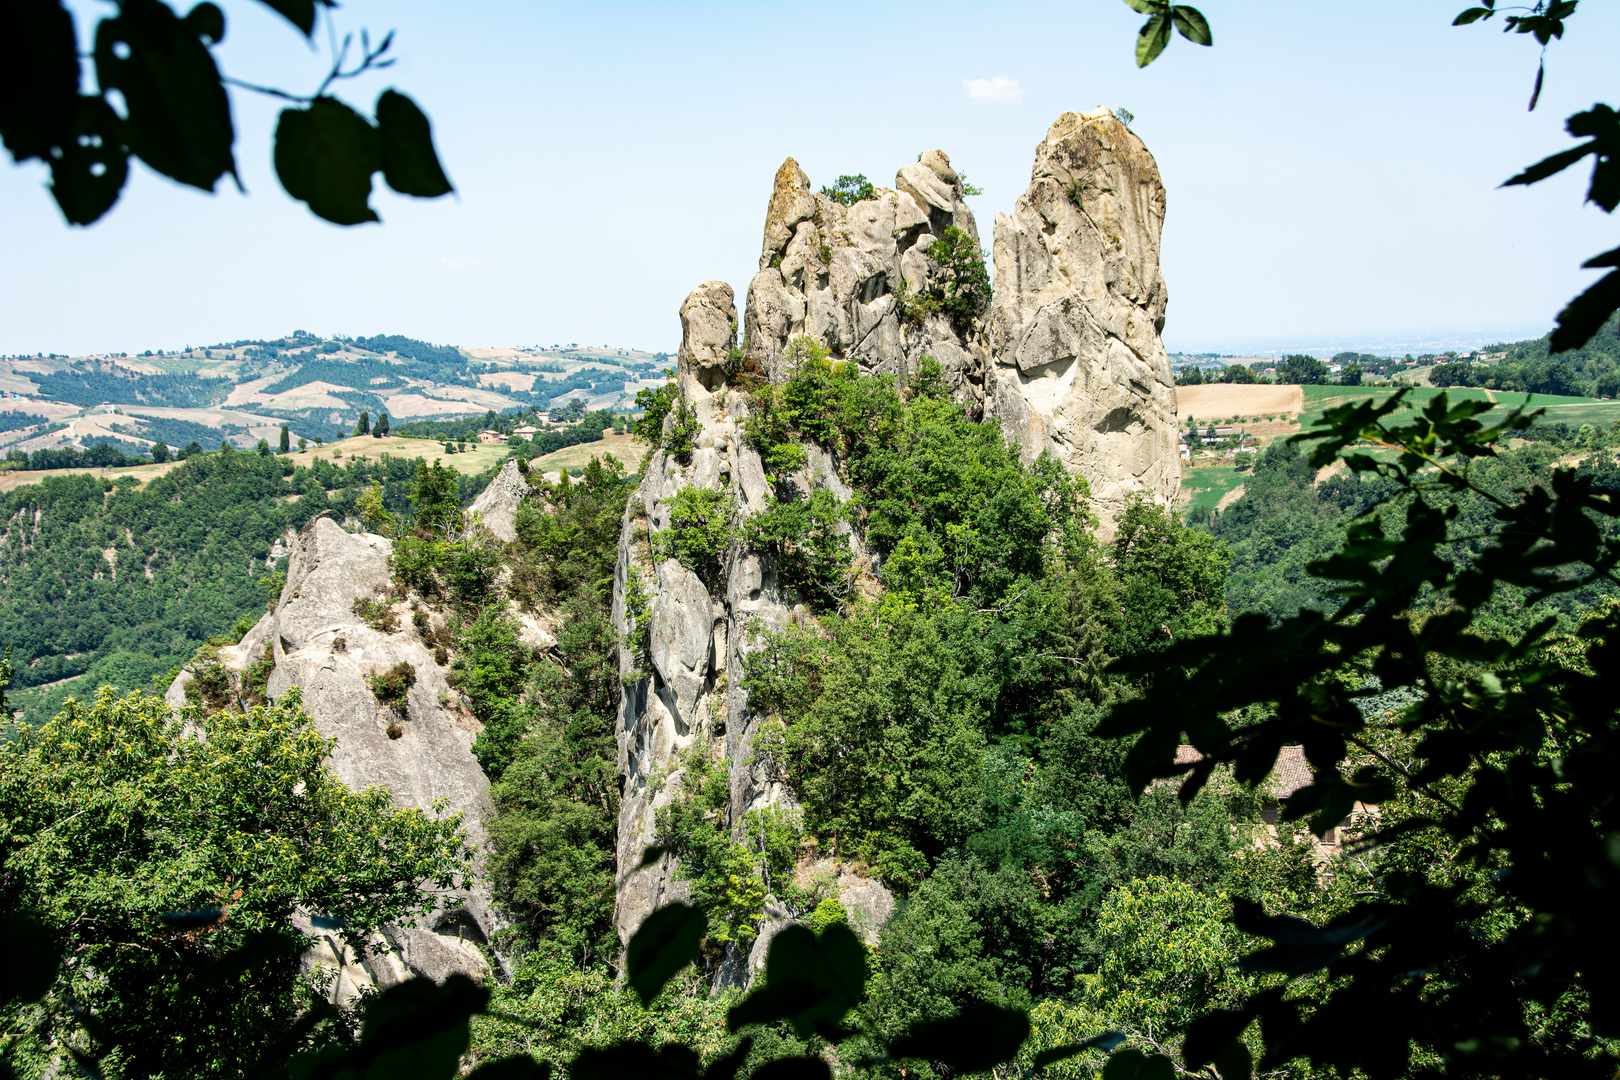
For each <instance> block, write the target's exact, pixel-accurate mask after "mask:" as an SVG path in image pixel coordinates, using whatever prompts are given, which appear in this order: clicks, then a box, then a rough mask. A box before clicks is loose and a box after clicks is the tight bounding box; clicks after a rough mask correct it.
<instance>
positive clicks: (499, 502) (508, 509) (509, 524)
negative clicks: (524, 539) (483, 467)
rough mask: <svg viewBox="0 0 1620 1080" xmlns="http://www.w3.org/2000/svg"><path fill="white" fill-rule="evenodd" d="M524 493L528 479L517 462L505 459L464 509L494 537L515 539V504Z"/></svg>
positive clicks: (524, 495) (525, 492)
mask: <svg viewBox="0 0 1620 1080" xmlns="http://www.w3.org/2000/svg"><path fill="white" fill-rule="evenodd" d="M528 494H529V481H528V479H527V478H526V477H525V476H524V475H523V473H522V472H521V471H519V469H518V466H517V462H515V461H508V462H507V463H506V464H505V465H503V466H502V467H501V471H500V472H498V473H496V474H495V478H494V479H493V480H491V481H490V482H489V486H488V487H486V488H485V489H484V490H483V491H480V492H479V493H478V497H477V498H475V499H474V500H473V501H472V505H471V506H469V507H468V508H467V509H468V511H469V512H471V513H472V514H475V515H477V518H478V520H479V521H480V522H482V523H483V526H484V528H486V529H488V530H489V531H490V533H491V534H492V535H494V537H495V538H496V539H497V540H505V541H506V542H507V543H511V542H512V541H513V540H516V539H517V528H516V523H517V508H518V504H519V503H520V502H522V501H523V499H524V498H525V497H526V496H527V495H528Z"/></svg>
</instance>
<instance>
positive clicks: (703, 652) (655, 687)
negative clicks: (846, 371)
mask: <svg viewBox="0 0 1620 1080" xmlns="http://www.w3.org/2000/svg"><path fill="white" fill-rule="evenodd" d="M681 325H682V341H681V349H680V353H679V355H678V360H677V364H678V368H677V377H678V380H679V383H680V387H681V390H682V393H683V394H684V396H685V398H686V401H687V403H688V405H689V406H690V407H691V409H692V411H693V413H694V414H695V415H696V417H697V419H698V422H699V423H700V424H701V426H702V432H701V434H700V435H699V436H698V438H697V440H696V448H695V450H694V451H693V453H692V455H691V458H690V461H688V462H685V463H683V462H681V461H679V460H677V459H676V458H675V457H674V456H672V455H669V454H665V453H656V454H654V455H653V457H652V459H651V461H650V462H649V464H648V469H647V473H646V475H645V477H644V478H643V479H642V482H641V487H640V489H639V490H638V491H637V492H636V494H635V495H634V496H632V497H631V500H630V505H629V507H628V509H627V510H626V512H625V518H624V523H623V527H622V530H621V533H620V541H619V559H618V565H617V569H616V571H615V579H614V590H613V617H614V621H615V623H616V624H617V626H618V627H619V630H620V632H621V633H622V634H623V635H624V639H625V642H626V644H625V645H624V646H623V647H622V648H621V650H620V657H619V663H620V670H621V672H623V673H624V675H625V676H626V686H627V689H626V692H625V695H624V700H623V701H622V702H621V703H620V707H619V717H618V726H617V737H618V743H619V763H620V772H621V775H622V777H623V780H624V786H623V795H622V800H621V802H620V809H619V831H618V905H617V908H616V911H615V920H616V924H617V927H618V930H619V934H620V938H621V940H628V939H629V937H630V935H631V934H632V933H634V932H635V930H636V928H637V927H638V926H640V925H641V921H642V920H643V919H645V918H646V917H647V915H648V914H650V913H651V912H652V911H653V909H654V908H656V907H658V906H659V905H660V904H664V903H668V902H670V901H672V900H679V899H685V898H686V897H687V896H688V895H689V894H688V890H687V888H686V885H685V883H684V882H682V881H680V880H678V878H677V875H676V872H675V871H676V867H675V865H674V862H673V860H671V859H669V858H662V859H659V860H656V861H655V862H653V863H652V864H651V865H646V866H644V865H642V863H643V853H644V852H645V850H646V849H647V847H648V846H649V845H650V844H652V843H653V839H654V834H655V830H656V823H657V814H658V811H659V810H660V809H662V808H663V807H665V806H667V805H668V804H669V803H670V801H671V800H672V799H674V798H676V797H678V796H679V795H680V793H681V791H682V786H683V783H684V779H685V773H686V768H685V760H686V755H694V754H699V755H702V756H703V757H704V758H706V759H707V760H711V761H713V760H723V761H725V762H726V763H727V768H728V771H729V776H730V784H731V799H730V805H729V807H728V809H727V819H728V821H729V822H730V823H731V825H732V827H733V830H734V831H740V829H741V827H742V822H743V818H744V815H745V814H747V813H748V812H749V811H750V810H755V809H758V808H760V807H763V806H767V805H772V804H778V803H783V802H791V799H790V797H789V796H788V793H787V792H786V791H785V790H784V789H783V788H782V786H781V785H780V784H778V783H776V782H774V781H773V780H772V779H771V778H770V777H769V776H767V775H765V773H764V771H763V769H762V768H761V767H760V766H758V765H756V764H754V763H753V760H752V759H753V756H754V755H753V752H752V749H751V746H752V739H753V736H754V733H755V720H756V718H755V717H754V715H753V714H752V713H751V712H750V710H749V708H748V702H747V695H746V694H745V693H744V692H743V690H742V688H741V686H739V685H738V683H737V680H736V679H735V678H730V677H728V676H729V674H730V673H732V672H740V671H741V670H742V664H743V660H744V658H745V657H746V656H747V655H748V654H749V653H750V652H752V651H753V650H754V649H755V648H757V646H758V642H757V640H756V639H755V638H754V634H755V632H757V631H762V630H768V629H771V628H779V627H782V626H785V625H787V624H788V623H789V622H791V621H793V620H795V619H799V618H805V617H807V616H806V614H805V612H804V610H803V609H802V608H801V607H799V606H798V598H797V597H796V596H795V595H793V594H792V593H791V591H788V590H784V589H783V588H781V587H780V586H779V585H778V583H777V581H776V575H775V572H774V569H773V568H772V567H771V566H770V564H769V561H768V560H766V559H763V558H761V557H760V556H759V555H757V554H754V553H751V552H748V551H745V550H743V549H742V548H741V547H740V546H737V545H733V547H732V549H731V550H730V551H728V552H727V553H726V555H725V558H724V559H723V560H722V565H721V567H720V570H719V573H718V574H717V575H716V577H715V578H714V579H713V580H712V581H711V582H708V583H706V582H705V581H703V580H702V579H701V578H699V576H698V575H697V574H696V573H694V572H693V571H691V570H689V569H687V568H686V567H684V566H682V565H681V564H680V563H679V562H677V561H676V560H674V559H662V560H658V559H655V558H654V555H653V549H652V536H653V534H654V533H655V532H657V531H660V530H664V529H668V528H670V525H671V521H670V507H671V502H672V500H673V499H674V498H675V496H676V494H677V493H678V492H679V491H680V490H681V489H682V488H686V487H698V488H703V489H707V490H712V491H721V492H724V493H725V495H726V498H727V500H728V502H729V505H730V507H731V513H732V515H733V519H734V520H739V521H740V520H743V519H746V518H747V517H748V516H750V515H751V514H755V513H758V512H759V511H760V510H762V509H763V508H764V507H765V505H766V499H767V497H768V496H769V495H770V494H771V491H772V489H771V485H770V483H769V481H767V479H766V475H765V468H764V465H763V463H762V462H761V461H760V457H759V454H758V453H757V452H756V451H755V450H753V449H752V448H751V447H748V446H746V445H744V442H743V437H742V436H743V432H742V426H741V425H742V420H743V419H744V417H745V416H746V415H747V403H746V400H745V399H744V396H743V395H742V394H740V393H737V392H736V391H733V390H731V389H729V388H728V387H727V386H726V385H725V383H724V379H723V367H722V365H723V363H724V360H725V358H726V356H727V354H728V353H729V352H730V351H731V349H732V348H734V347H735V345H736V307H735V303H734V301H733V297H732V292H731V288H730V287H729V286H727V285H725V284H723V283H721V282H706V283H705V284H703V285H700V286H699V287H698V288H697V289H696V290H694V291H693V293H692V294H691V296H689V297H688V298H687V300H686V302H685V303H684V304H683V305H682V306H681ZM809 457H810V460H809V464H808V465H807V467H806V468H805V469H803V470H801V471H800V472H799V473H798V474H797V475H795V476H793V477H790V478H780V479H781V482H782V483H783V484H785V485H789V486H793V487H796V488H797V489H799V490H800V491H802V492H808V491H810V490H812V489H815V488H820V487H828V488H831V489H833V490H834V492H835V493H836V494H837V495H838V496H839V497H840V498H845V499H847V498H849V497H850V495H851V494H852V493H851V492H850V491H849V489H848V488H847V487H846V486H845V485H844V484H843V482H842V481H841V480H839V478H838V475H837V470H836V468H835V466H834V463H833V462H832V461H831V460H830V459H829V458H828V456H827V454H826V453H825V452H824V451H819V450H816V449H814V448H812V449H811V452H810V455H809ZM851 543H852V544H854V545H855V551H856V553H857V554H859V553H860V548H859V545H858V542H857V541H856V540H855V538H854V537H853V536H852V537H851ZM711 585H712V586H713V589H712V591H711ZM638 610H639V612H640V614H639V616H638V615H637V611H638ZM878 888H881V886H878ZM770 910H774V907H773V908H772V909H770ZM768 913H769V912H768ZM785 916H786V912H785V911H782V912H781V913H780V918H785ZM780 918H778V919H777V920H776V921H772V920H771V919H769V918H768V919H767V922H766V925H765V926H764V927H763V932H762V933H761V935H760V938H759V939H758V942H757V943H756V945H755V948H754V949H753V950H752V953H751V954H746V955H745V954H741V953H739V954H735V955H734V956H732V957H731V959H730V960H729V961H728V963H727V964H726V965H725V966H724V971H723V976H722V977H723V979H725V980H726V981H730V982H735V983H745V982H747V980H748V978H749V977H750V971H751V969H752V967H754V966H757V964H758V963H762V962H763V958H764V953H763V945H764V943H765V942H766V941H768V940H769V936H770V934H771V933H772V932H773V931H774V928H775V927H776V926H779V925H781V922H780Z"/></svg>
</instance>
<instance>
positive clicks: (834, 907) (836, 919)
mask: <svg viewBox="0 0 1620 1080" xmlns="http://www.w3.org/2000/svg"><path fill="white" fill-rule="evenodd" d="M848 925H849V912H847V911H845V910H844V905H843V904H840V903H839V902H838V900H837V898H836V897H832V896H829V897H827V899H825V900H823V901H822V902H821V903H819V904H817V905H816V910H814V911H812V912H811V913H810V929H811V931H812V932H814V933H816V934H820V933H821V932H822V931H824V930H826V929H827V928H828V927H829V926H848Z"/></svg>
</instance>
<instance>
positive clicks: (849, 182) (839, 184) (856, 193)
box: [821, 174, 876, 206]
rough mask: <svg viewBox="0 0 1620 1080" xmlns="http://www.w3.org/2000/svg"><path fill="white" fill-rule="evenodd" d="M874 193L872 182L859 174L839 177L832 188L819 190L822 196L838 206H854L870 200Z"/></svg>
mask: <svg viewBox="0 0 1620 1080" xmlns="http://www.w3.org/2000/svg"><path fill="white" fill-rule="evenodd" d="M875 191H876V189H875V188H873V187H872V182H871V181H870V180H868V179H867V178H866V177H864V176H861V175H859V174H856V175H855V176H840V177H839V178H838V179H837V180H836V181H834V182H833V185H832V187H824V188H822V189H821V193H822V194H823V195H825V196H827V198H829V199H831V200H832V201H833V202H835V203H838V204H839V205H840V206H854V205H855V204H856V203H858V202H860V201H861V200H863V199H870V198H871V197H872V195H873V193H874V192H875Z"/></svg>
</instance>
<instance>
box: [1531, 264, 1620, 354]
mask: <svg viewBox="0 0 1620 1080" xmlns="http://www.w3.org/2000/svg"><path fill="white" fill-rule="evenodd" d="M1617 309H1620V270H1617V271H1615V272H1614V273H1612V274H1605V275H1603V276H1602V277H1600V278H1598V280H1597V282H1596V283H1595V284H1593V285H1592V287H1591V288H1589V289H1587V290H1586V291H1585V292H1583V293H1581V295H1579V296H1577V297H1576V298H1575V299H1573V300H1571V301H1570V302H1569V303H1568V304H1566V305H1565V306H1564V310H1563V311H1560V312H1559V313H1558V328H1557V329H1555V330H1554V331H1553V332H1552V338H1551V340H1550V341H1549V342H1548V343H1547V351H1548V352H1549V353H1560V352H1568V351H1569V350H1570V349H1579V348H1581V347H1582V346H1583V345H1585V344H1586V343H1587V342H1588V341H1591V340H1592V338H1593V337H1594V336H1595V335H1596V334H1597V332H1598V331H1599V330H1601V329H1603V324H1604V323H1605V322H1607V321H1608V319H1609V316H1610V315H1613V314H1614V312H1615V311H1616V310H1617Z"/></svg>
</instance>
